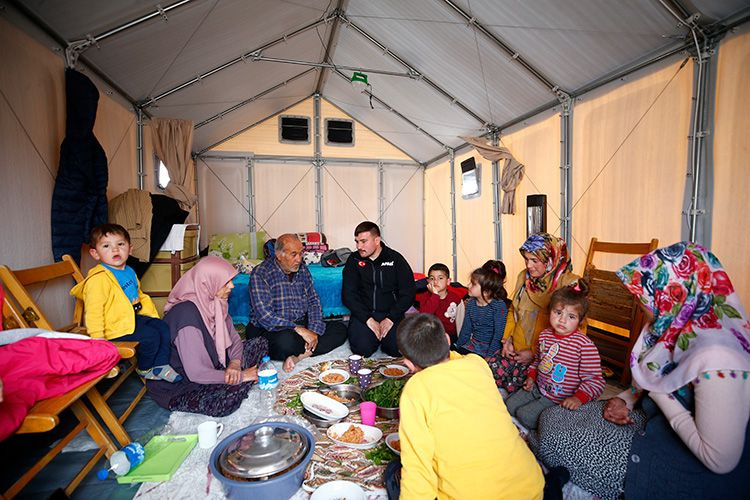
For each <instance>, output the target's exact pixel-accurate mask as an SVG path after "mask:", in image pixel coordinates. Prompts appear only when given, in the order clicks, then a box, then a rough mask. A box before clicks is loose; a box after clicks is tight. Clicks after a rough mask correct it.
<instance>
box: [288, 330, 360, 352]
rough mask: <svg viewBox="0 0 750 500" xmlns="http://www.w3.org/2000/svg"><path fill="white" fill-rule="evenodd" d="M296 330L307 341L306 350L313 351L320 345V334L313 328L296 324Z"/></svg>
mask: <svg viewBox="0 0 750 500" xmlns="http://www.w3.org/2000/svg"><path fill="white" fill-rule="evenodd" d="M368 326H369V325H368ZM294 331H295V332H297V335H299V336H300V337H302V339H303V340H304V341H305V350H306V351H310V352H313V351H314V350H315V348H316V347H318V334H317V333H315V332H314V331H312V330H308V329H307V328H305V327H304V326H296V327H294Z"/></svg>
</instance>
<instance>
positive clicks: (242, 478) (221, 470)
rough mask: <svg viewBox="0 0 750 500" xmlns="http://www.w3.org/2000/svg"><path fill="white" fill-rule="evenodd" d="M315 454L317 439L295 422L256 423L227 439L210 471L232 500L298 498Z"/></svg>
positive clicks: (215, 452)
mask: <svg viewBox="0 0 750 500" xmlns="http://www.w3.org/2000/svg"><path fill="white" fill-rule="evenodd" d="M314 451H315V436H313V434H312V433H311V432H310V431H309V430H308V429H306V428H305V427H303V426H301V425H298V424H294V423H291V422H282V421H277V422H264V423H262V424H253V425H251V426H249V427H246V428H244V429H241V430H239V431H237V432H234V433H232V434H230V435H229V436H227V437H226V438H225V439H224V440H223V441H222V442H221V443H219V444H218V445H217V446H216V448H214V450H213V452H212V453H211V458H210V461H209V468H210V469H211V473H212V474H213V476H214V477H215V478H216V479H218V480H219V482H221V484H222V486H223V488H224V493H225V494H226V496H227V498H229V499H230V500H245V499H247V500H278V499H279V498H289V497H291V496H292V495H294V494H295V493H296V492H297V491H298V490H299V488H300V486H301V485H302V481H303V480H304V478H305V470H306V469H307V466H308V465H309V464H310V460H312V456H313V452H314Z"/></svg>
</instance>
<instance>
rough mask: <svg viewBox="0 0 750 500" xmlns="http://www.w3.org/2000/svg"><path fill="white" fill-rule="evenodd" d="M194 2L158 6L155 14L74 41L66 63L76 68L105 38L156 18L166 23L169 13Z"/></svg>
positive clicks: (67, 51) (190, 0) (181, 0)
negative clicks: (85, 51) (91, 48)
mask: <svg viewBox="0 0 750 500" xmlns="http://www.w3.org/2000/svg"><path fill="white" fill-rule="evenodd" d="M192 1H193V0H179V1H178V2H175V3H173V4H172V5H168V6H167V7H162V6H161V5H158V4H157V6H156V10H154V11H153V12H150V13H148V14H146V15H143V16H141V17H139V18H136V19H133V20H132V21H128V22H126V23H123V24H121V25H119V26H116V27H115V28H112V29H110V30H107V31H105V32H104V33H100V34H99V35H96V36H94V35H91V34H87V35H86V38H82V39H80V40H74V41H72V42H70V43H68V46H67V47H66V48H65V62H66V64H67V65H68V67H69V68H74V67H75V65H76V62H77V61H78V56H79V55H80V54H81V52H83V51H84V50H86V49H88V48H89V47H92V46H94V45H96V46H97V47H98V44H99V42H101V41H102V40H104V39H105V38H109V37H111V36H113V35H116V34H118V33H122V32H123V31H126V30H129V29H130V28H133V27H135V26H138V25H139V24H142V23H145V22H146V21H150V20H151V19H154V18H156V17H161V18H162V19H163V20H164V21H165V22H166V21H167V20H168V18H167V12H169V11H171V10H174V9H177V8H179V7H182V6H183V5H186V4H188V3H190V2H192Z"/></svg>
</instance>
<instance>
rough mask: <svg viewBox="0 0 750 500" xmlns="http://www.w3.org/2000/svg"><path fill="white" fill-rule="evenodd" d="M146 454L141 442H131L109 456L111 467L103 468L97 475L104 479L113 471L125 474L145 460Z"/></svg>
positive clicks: (120, 474)
mask: <svg viewBox="0 0 750 500" xmlns="http://www.w3.org/2000/svg"><path fill="white" fill-rule="evenodd" d="M145 456H146V454H145V452H144V451H143V446H141V444H140V443H130V444H129V445H127V446H125V447H124V448H123V449H121V450H120V451H116V452H114V453H113V454H112V456H111V457H109V469H102V470H100V471H99V472H97V473H96V477H98V478H99V479H101V480H102V481H103V480H105V479H107V478H108V477H109V472H110V471H112V472H114V473H115V474H116V475H118V476H124V475H125V474H127V473H128V472H130V469H132V468H134V467H135V466H137V465H139V464H140V463H141V462H143V459H144V458H145Z"/></svg>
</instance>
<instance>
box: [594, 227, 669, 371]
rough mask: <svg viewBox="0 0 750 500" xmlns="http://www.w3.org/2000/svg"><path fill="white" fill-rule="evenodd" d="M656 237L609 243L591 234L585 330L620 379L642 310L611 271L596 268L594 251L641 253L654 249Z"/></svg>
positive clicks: (626, 366)
mask: <svg viewBox="0 0 750 500" xmlns="http://www.w3.org/2000/svg"><path fill="white" fill-rule="evenodd" d="M658 245H659V240H657V239H652V240H651V241H650V242H648V243H613V242H605V241H599V240H597V239H596V238H591V245H590V246H589V251H588V254H587V256H586V268H585V270H584V273H583V277H584V279H586V281H588V283H589V312H588V314H587V316H586V319H587V322H588V330H587V332H586V334H587V335H588V336H589V337H590V338H591V340H593V341H594V344H596V346H597V348H598V349H599V354H600V356H601V357H602V361H604V362H605V363H607V364H610V365H613V366H614V367H615V368H618V369H621V370H622V372H621V376H620V383H622V384H627V383H629V381H630V366H629V364H628V357H629V356H630V351H631V350H632V348H633V343H634V342H635V339H637V338H638V335H639V334H640V332H641V328H642V327H643V321H644V318H643V312H642V311H641V308H640V307H639V305H638V304H637V303H636V301H635V298H634V297H633V295H632V294H631V293H630V292H628V290H627V288H625V286H624V285H623V284H622V282H621V281H620V278H618V277H617V275H616V274H615V272H614V271H609V270H604V269H597V268H596V266H594V264H593V261H594V257H595V255H596V254H597V253H598V254H601V253H605V254H620V255H643V254H646V253H648V252H651V251H652V250H655V249H656V248H657V246H658Z"/></svg>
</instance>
